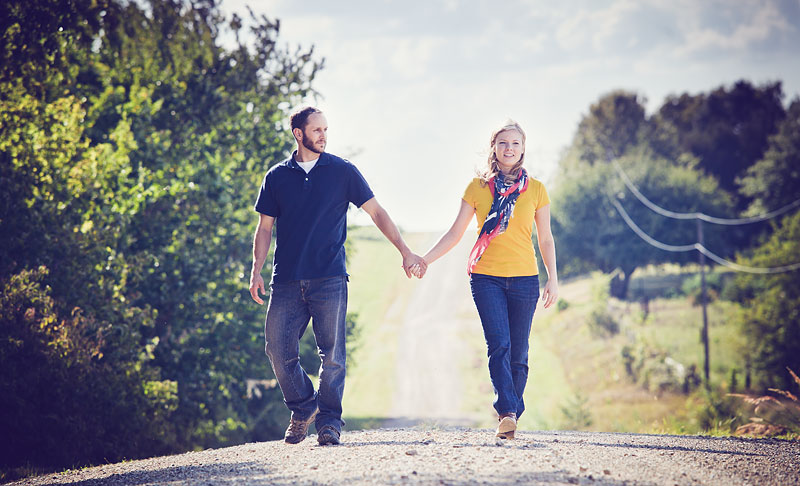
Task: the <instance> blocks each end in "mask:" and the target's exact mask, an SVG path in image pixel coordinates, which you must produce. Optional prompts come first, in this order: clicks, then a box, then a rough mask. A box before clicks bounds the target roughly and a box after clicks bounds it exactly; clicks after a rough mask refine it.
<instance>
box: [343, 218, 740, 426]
mask: <svg viewBox="0 0 800 486" xmlns="http://www.w3.org/2000/svg"><path fill="white" fill-rule="evenodd" d="M350 238H351V241H352V242H353V246H354V249H355V253H354V255H353V258H352V259H351V262H350V267H349V268H350V273H351V287H350V295H351V298H350V309H351V310H353V311H356V312H358V314H359V316H358V325H359V327H360V337H359V339H360V348H359V349H358V351H357V352H356V354H355V365H354V366H353V367H352V368H351V369H349V370H348V383H347V389H346V393H345V402H344V410H345V413H346V420H348V423H349V424H350V428H354V427H355V428H359V427H360V426H363V427H372V426H376V425H380V423H381V420H380V419H381V417H386V416H387V415H388V413H389V411H390V410H391V399H392V392H393V385H394V377H395V369H394V363H395V357H396V355H397V348H396V346H397V344H396V342H397V335H398V329H399V326H400V324H401V322H400V319H401V318H402V315H403V311H404V310H405V306H406V303H407V301H408V298H409V297H410V295H411V293H412V291H413V282H409V281H408V280H407V279H406V278H405V276H404V274H403V273H402V272H401V271H400V269H399V265H400V259H399V256H398V254H397V252H396V250H395V249H394V247H392V246H391V244H390V243H388V242H387V241H386V240H385V239H384V238H383V237H382V236H381V235H380V233H379V232H378V231H377V229H375V228H369V227H366V228H358V229H357V230H355V231H352V232H351V236H350ZM430 238H431V235H429V234H412V235H407V236H406V239H407V241H408V242H409V244H410V245H411V246H412V247H414V248H417V247H421V245H424V244H425V242H426V241H429V240H430ZM675 274H679V275H678V276H676V275H675ZM686 277H687V275H686V271H685V270H681V269H680V268H679V267H675V268H663V267H662V268H659V269H656V270H653V269H646V270H645V271H642V272H637V274H635V275H634V278H633V281H632V282H631V285H632V286H634V285H637V286H638V288H639V289H640V290H641V289H649V288H659V286H661V287H669V286H670V285H672V284H673V283H676V284H679V283H680V282H681V281H682V280H684V279H685V278H686ZM453 278H463V277H462V276H461V275H457V276H456V275H454V277H453ZM607 279H608V277H607V276H604V275H602V274H593V275H588V276H583V277H580V278H576V279H572V280H570V281H568V282H563V281H562V284H561V288H560V297H561V298H562V299H565V300H566V301H567V302H568V304H569V305H568V306H567V307H566V309H564V310H557V309H556V308H555V306H554V307H553V308H551V309H547V310H545V309H543V308H541V307H540V308H538V309H537V311H536V315H535V316H534V322H533V327H532V332H531V341H530V361H529V366H530V371H529V378H528V386H527V388H526V393H525V397H524V398H525V403H526V412H525V415H524V416H523V418H522V420H521V421H520V428H521V429H523V430H536V429H549V430H553V429H564V428H576V427H575V424H574V423H572V422H571V420H570V419H569V416H572V417H575V416H582V415H581V414H580V413H578V412H583V413H584V415H586V414H588V416H589V417H590V419H591V424H590V425H588V426H584V427H580V428H583V429H586V430H594V431H616V432H623V431H624V432H638V433H684V434H686V433H690V434H696V433H701V432H703V431H702V430H701V429H700V427H699V425H698V422H697V420H696V418H695V415H696V412H697V410H698V409H699V408H701V407H702V406H703V403H704V401H703V394H702V391H700V392H696V393H693V394H689V395H685V394H683V393H675V392H661V393H656V392H651V391H648V390H646V389H645V388H643V387H642V386H641V385H639V384H636V383H634V382H633V380H632V379H631V378H630V377H629V376H628V374H627V372H626V370H625V366H624V362H623V360H622V354H621V353H622V348H623V347H624V346H625V345H627V344H632V343H636V342H644V343H648V345H649V346H651V347H653V348H657V349H660V350H662V351H664V352H665V353H667V354H668V355H669V356H670V357H671V358H672V359H674V360H675V361H677V362H679V363H681V364H683V365H684V366H685V367H688V366H690V365H695V366H696V368H697V371H698V373H699V374H701V375H702V370H703V347H702V343H701V342H700V329H701V326H702V314H701V309H700V308H699V307H694V306H692V304H691V302H690V300H689V299H688V298H654V299H652V300H650V302H649V314H648V315H647V318H646V319H643V317H644V313H643V311H642V308H641V306H640V304H639V303H638V302H629V301H620V300H617V299H613V298H607V297H603V296H602V292H599V290H600V289H602V288H604V286H607ZM670 279H672V280H670ZM673 281H674V282H673ZM670 282H672V283H670ZM599 305H600V306H605V308H606V309H607V310H608V312H609V313H610V314H611V315H612V316H613V317H614V318H615V319H616V320H617V322H618V323H619V326H620V332H619V333H618V334H615V335H613V336H607V337H598V336H597V335H596V334H593V333H592V332H591V330H590V327H589V325H588V317H589V315H590V313H591V312H592V310H593V309H596V308H597V307H598V306H599ZM737 312H738V310H737V307H736V305H734V304H731V303H728V302H719V301H718V302H714V303H712V304H711V305H710V306H709V309H708V316H709V333H710V342H711V345H710V352H711V383H712V385H713V387H715V388H716V389H718V390H720V391H722V392H723V393H724V392H725V391H727V388H728V384H729V382H730V376H731V371H732V370H733V369H737V370H740V372H739V383H742V382H743V381H744V377H743V375H742V373H741V370H742V369H743V368H744V363H743V362H742V359H741V352H740V350H741V349H742V346H743V344H744V343H743V340H742V337H741V333H740V330H739V328H738V327H737V326H736V325H735V324H734V322H736V319H735V316H736V313H737ZM461 337H462V339H463V340H464V342H465V343H466V345H467V349H468V350H469V351H468V352H467V353H466V354H465V356H464V358H463V359H462V360H461V362H460V363H454V369H457V370H458V372H460V373H461V381H462V385H463V390H464V396H463V397H462V410H461V412H464V413H465V414H466V415H469V416H478V417H482V418H481V419H480V420H479V422H478V423H477V424H476V426H479V427H492V426H493V425H494V423H495V420H496V419H495V418H494V417H493V410H492V407H491V402H492V398H493V392H492V388H491V384H490V382H489V377H488V370H487V358H486V350H485V343H484V341H483V335H482V333H481V332H480V330H479V329H477V330H473V329H470V330H469V331H464V332H463V333H462V336H461ZM565 411H566V412H568V413H565ZM348 417H349V418H348ZM724 431H725V429H724V427H721V428H720V429H719V430H718V431H717V433H721V434H724Z"/></svg>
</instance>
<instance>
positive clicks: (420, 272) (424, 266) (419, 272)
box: [409, 259, 428, 278]
mask: <svg viewBox="0 0 800 486" xmlns="http://www.w3.org/2000/svg"><path fill="white" fill-rule="evenodd" d="M409 270H411V275H413V276H415V277H417V278H422V277H424V276H425V272H427V271H428V263H427V262H426V261H425V260H424V259H423V260H422V262H421V263H415V264H413V265H411V267H409Z"/></svg>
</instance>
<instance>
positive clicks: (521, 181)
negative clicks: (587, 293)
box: [412, 121, 558, 439]
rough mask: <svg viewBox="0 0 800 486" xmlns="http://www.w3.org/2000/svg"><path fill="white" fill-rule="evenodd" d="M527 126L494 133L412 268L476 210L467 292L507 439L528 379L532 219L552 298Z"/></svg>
mask: <svg viewBox="0 0 800 486" xmlns="http://www.w3.org/2000/svg"><path fill="white" fill-rule="evenodd" d="M524 160H525V132H524V131H523V130H522V127H520V126H519V124H517V123H516V122H513V121H509V122H507V123H506V124H505V125H504V126H502V127H501V128H500V129H498V130H497V131H495V132H494V133H493V134H492V138H491V154H490V155H489V158H488V161H487V166H486V167H485V169H484V170H482V171H481V173H480V177H476V178H475V179H473V180H472V182H471V183H470V184H469V185H468V186H467V189H466V190H465V191H464V196H463V198H462V201H461V208H460V210H459V212H458V216H456V220H455V222H454V223H453V225H452V227H451V228H450V229H449V230H448V231H447V232H446V233H445V234H444V235H442V237H441V238H440V239H439V241H438V242H437V243H436V244H435V245H434V246H433V248H431V249H430V250H429V251H428V253H427V254H426V255H425V256H424V257H423V260H424V262H425V263H424V264H423V265H422V266H415V267H414V268H412V271H414V273H415V274H416V275H417V276H418V277H421V276H422V275H424V273H425V266H426V264H431V263H433V262H435V261H436V260H437V259H439V258H440V257H441V256H442V255H444V254H445V253H447V252H448V251H449V250H450V249H451V248H453V247H454V246H455V245H456V244H457V243H458V242H459V240H460V239H461V237H462V236H463V234H464V231H465V230H466V229H467V226H468V225H469V223H470V221H471V220H472V217H473V215H477V220H478V227H479V228H480V231H479V233H478V239H477V241H476V243H475V246H474V248H473V249H472V252H471V253H470V256H469V262H468V270H467V272H468V274H469V278H470V286H471V288H472V297H473V300H474V301H475V306H476V307H477V308H478V314H479V315H480V318H481V324H482V326H483V334H484V337H485V338H486V346H487V348H488V356H489V376H490V378H491V381H492V386H493V387H494V393H495V398H494V408H495V410H496V411H497V414H498V420H499V424H498V426H497V432H496V435H497V437H500V438H503V439H513V438H514V432H515V431H516V428H517V420H518V419H519V417H520V416H521V415H522V412H523V411H524V410H525V404H524V403H523V400H522V394H523V392H524V390H525V384H526V382H527V380H528V339H529V336H530V330H531V322H532V320H533V313H534V310H535V309H536V302H537V299H538V298H539V278H538V273H539V272H538V268H537V265H536V254H535V250H534V248H533V242H532V240H531V236H532V232H533V224H534V221H535V223H536V234H537V236H538V240H539V251H540V252H541V255H542V259H543V260H544V265H545V267H546V268H547V275H548V278H547V283H546V284H545V286H544V289H543V291H542V302H543V303H544V307H545V308H548V307H550V306H551V305H552V304H553V303H554V302H555V301H556V299H557V298H558V275H557V272H556V251H555V244H554V242H553V234H552V232H551V230H550V200H549V198H548V196H547V191H546V190H545V188H544V185H543V184H542V183H541V182H539V181H538V180H536V179H532V178H529V177H528V174H527V172H526V170H525V169H524V168H523V167H522V164H523V162H524Z"/></svg>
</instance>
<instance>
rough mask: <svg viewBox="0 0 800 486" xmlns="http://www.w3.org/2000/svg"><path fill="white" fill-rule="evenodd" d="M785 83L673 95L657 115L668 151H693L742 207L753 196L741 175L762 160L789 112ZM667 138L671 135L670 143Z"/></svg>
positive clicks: (739, 85) (737, 85)
mask: <svg viewBox="0 0 800 486" xmlns="http://www.w3.org/2000/svg"><path fill="white" fill-rule="evenodd" d="M782 100H783V90H782V88H781V83H780V82H775V83H767V84H765V85H763V86H760V87H757V86H753V85H752V84H751V83H749V82H747V81H738V82H736V83H735V84H734V85H733V86H732V87H730V88H726V87H719V88H717V89H715V90H713V91H711V92H710V93H699V94H697V95H690V94H688V93H684V94H681V95H678V96H670V97H668V98H667V99H666V100H665V101H664V103H663V104H662V105H661V107H660V108H659V110H658V112H657V113H656V114H655V115H654V116H653V120H652V121H653V123H654V125H655V127H656V128H655V129H656V132H657V133H658V135H659V136H658V137H654V140H657V139H658V138H659V137H660V138H662V140H661V142H662V146H661V148H662V150H663V152H662V153H663V155H665V156H667V157H671V156H674V155H676V152H675V151H674V149H672V148H670V147H677V153H678V154H679V153H688V154H692V155H694V156H695V157H696V158H697V167H698V168H699V169H701V170H702V171H704V172H705V173H706V174H708V175H711V176H713V177H715V178H716V179H717V181H718V182H719V185H720V188H721V189H723V190H725V191H727V192H729V193H730V194H731V195H732V196H735V197H736V200H735V203H736V207H737V210H739V211H742V210H744V209H746V207H747V205H748V204H749V198H748V197H746V196H741V197H740V196H738V186H737V184H736V179H737V177H741V176H743V175H745V172H746V171H747V169H748V168H749V167H750V166H752V165H753V164H755V163H756V162H757V161H758V160H759V159H761V158H762V156H763V155H764V152H765V151H766V150H767V143H768V139H769V137H770V135H772V134H774V133H775V132H776V131H777V127H778V124H779V123H780V121H781V120H782V119H783V117H784V115H785V111H784V107H783V101H782ZM663 139H671V143H664V140H663Z"/></svg>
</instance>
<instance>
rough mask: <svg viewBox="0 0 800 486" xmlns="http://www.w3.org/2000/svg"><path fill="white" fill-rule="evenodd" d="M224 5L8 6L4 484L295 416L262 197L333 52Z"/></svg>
mask: <svg viewBox="0 0 800 486" xmlns="http://www.w3.org/2000/svg"><path fill="white" fill-rule="evenodd" d="M217 3H218V2H216V1H215V0H194V1H191V2H190V1H184V0H148V1H146V2H130V1H127V0H70V1H61V0H37V1H29V0H9V1H3V2H0V26H1V28H0V32H2V43H1V44H0V180H1V181H2V195H1V196H0V248H1V249H2V251H1V252H0V288H1V289H2V294H0V437H2V440H0V479H2V477H3V475H6V479H8V478H9V477H10V476H8V475H7V474H8V473H9V471H12V470H13V469H14V468H21V467H22V468H25V467H28V468H34V469H36V468H44V469H47V468H63V467H70V466H79V465H82V464H87V463H99V462H107V461H108V462H114V461H118V460H121V459H124V458H128V459H130V458H137V457H141V456H144V455H154V454H164V453H170V452H176V451H183V450H190V449H195V448H204V447H215V446H220V445H225V444H231V443H241V442H244V441H250V440H264V439H266V438H275V437H277V436H279V435H280V434H281V429H282V427H284V426H285V420H286V416H285V410H284V408H285V407H283V404H282V403H281V396H280V392H279V390H277V389H276V388H274V387H272V388H271V387H269V386H259V384H258V383H256V382H250V386H249V387H248V381H247V379H268V378H271V377H272V374H271V370H270V368H269V365H268V362H267V360H266V358H265V355H264V352H263V346H264V344H263V318H264V309H263V308H260V307H258V306H256V305H254V304H252V302H250V299H249V295H248V292H247V277H248V275H249V273H248V272H249V264H250V261H251V247H250V242H251V240H252V229H253V227H254V226H253V225H254V222H255V215H254V213H253V212H252V205H253V201H254V197H255V195H256V194H257V190H258V187H259V184H260V181H261V177H262V176H263V174H264V172H265V170H266V169H267V168H268V164H269V163H273V162H275V161H277V160H280V159H281V158H283V157H284V156H285V155H286V154H287V153H288V152H289V151H290V150H291V147H292V142H293V141H292V140H291V137H290V136H289V133H288V131H287V130H284V128H283V123H284V120H285V118H286V111H287V110H288V109H289V108H290V107H292V106H294V105H296V104H297V103H299V102H300V101H301V100H302V99H303V97H304V96H306V95H307V94H308V93H310V92H311V90H312V88H311V83H312V81H313V79H314V77H315V74H316V73H317V71H318V70H319V69H320V68H321V64H322V63H321V60H318V59H317V58H316V57H315V56H314V55H313V53H312V51H311V50H307V51H305V50H301V49H291V50H290V49H289V48H288V47H281V46H280V45H279V44H280V43H279V41H278V34H279V23H278V22H277V21H272V20H270V19H268V18H266V17H261V16H255V15H253V14H252V13H251V18H249V19H242V18H240V17H238V16H236V15H234V16H233V18H225V17H224V16H223V15H222V14H221V12H220V10H219V8H218V6H217ZM224 37H225V38H227V39H228V45H230V46H232V47H224V46H223V43H222V40H223V38H224ZM245 39H247V42H245ZM268 271H269V269H265V272H268ZM248 388H249V389H248ZM248 394H249V397H250V398H249V399H248Z"/></svg>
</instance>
